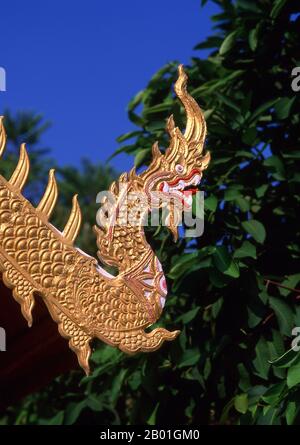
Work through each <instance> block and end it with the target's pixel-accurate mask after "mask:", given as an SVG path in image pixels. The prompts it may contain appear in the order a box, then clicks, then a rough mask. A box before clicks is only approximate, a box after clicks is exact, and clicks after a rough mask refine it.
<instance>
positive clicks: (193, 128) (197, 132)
mask: <svg viewBox="0 0 300 445" xmlns="http://www.w3.org/2000/svg"><path fill="white" fill-rule="evenodd" d="M186 84H187V75H186V73H185V71H184V69H183V65H179V67H178V79H177V81H176V83H175V93H176V95H177V97H179V99H180V100H181V102H182V104H183V106H184V108H185V111H186V115H187V122H186V129H185V133H184V137H185V139H186V140H187V142H191V141H196V142H198V143H199V148H198V153H201V152H202V150H203V143H204V140H205V136H206V123H205V118H204V115H203V113H202V111H201V109H200V107H199V106H198V104H197V102H196V101H195V99H193V98H192V96H190V95H189V93H188V92H187V89H186ZM201 145H202V146H201Z"/></svg>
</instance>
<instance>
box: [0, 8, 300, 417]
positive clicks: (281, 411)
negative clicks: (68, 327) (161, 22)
mask: <svg viewBox="0 0 300 445" xmlns="http://www.w3.org/2000/svg"><path fill="white" fill-rule="evenodd" d="M215 2H216V3H217V4H218V5H219V6H220V9H221V11H220V14H218V15H217V16H214V17H212V20H213V21H214V22H215V26H216V28H215V30H216V31H215V34H214V35H213V36H210V37H209V38H208V39H207V40H206V42H202V43H201V44H199V45H197V46H196V48H197V49H201V48H211V49H212V53H211V55H210V57H209V58H208V59H207V60H202V59H201V58H199V57H194V58H193V59H192V62H191V64H190V66H189V67H187V71H188V74H189V78H190V86H189V89H190V91H191V93H192V94H193V96H194V97H195V98H196V99H197V100H198V101H199V103H200V104H201V106H202V107H203V109H204V110H206V111H205V114H206V118H207V124H208V139H207V148H208V149H209V150H210V151H211V153H212V162H211V166H210V167H209V169H208V170H207V172H206V173H205V179H204V182H203V184H202V185H201V189H203V190H205V192H206V195H207V198H206V203H205V231H204V234H203V236H202V237H200V238H199V239H195V240H193V241H191V240H189V242H188V245H187V240H186V239H184V238H183V239H180V241H179V242H178V243H177V244H174V243H173V241H172V239H171V236H170V234H169V233H168V232H167V231H165V230H158V231H156V235H155V237H154V240H153V242H152V244H153V247H154V248H155V250H156V252H157V255H158V256H159V258H160V259H161V261H162V262H163V266H164V270H165V271H166V274H167V279H168V281H169V289H170V294H169V297H168V302H167V305H166V309H165V312H164V315H163V318H162V324H163V325H165V326H168V327H171V328H179V329H181V331H182V333H181V335H180V336H179V338H178V340H176V341H175V342H173V343H172V344H167V345H165V346H164V347H163V348H162V349H161V350H159V351H157V352H155V353H153V354H149V355H145V354H139V355H137V356H135V357H127V356H125V355H124V354H122V353H120V352H118V351H117V350H114V349H112V348H110V347H108V346H105V345H99V346H98V347H97V349H96V352H95V353H94V355H93V362H94V373H93V375H91V376H90V377H82V374H81V372H75V373H71V375H69V376H65V377H60V378H58V379H56V381H55V382H53V384H52V385H51V386H50V387H49V388H47V389H46V390H44V391H42V392H41V393H39V394H35V395H32V396H30V397H27V398H26V399H25V401H23V402H22V403H20V405H19V406H17V407H13V408H11V409H10V410H9V412H8V413H7V417H4V418H3V419H6V420H5V421H6V422H15V423H18V424H24V423H46V422H47V423H50V424H57V423H58V424H62V423H67V424H73V423H77V424H93V423H95V424H109V423H110V424H119V423H123V424H124V423H129V424H136V423H142V424H150V425H152V424H156V423H159V424H161V423H163V422H166V423H172V424H175V423H179V424H190V423H196V422H197V423H202V424H205V423H212V424H216V423H217V424H220V423H221V424H222V423H223V424H229V423H239V424H285V423H287V424H293V423H298V422H299V406H300V377H299V376H300V365H299V363H300V356H299V353H297V352H295V351H293V350H290V347H291V341H292V338H293V337H292V333H291V330H292V328H293V327H294V326H300V325H299V322H300V310H299V306H298V303H297V294H296V293H295V292H293V291H292V290H290V289H291V288H293V287H296V286H297V285H298V282H299V281H300V275H299V255H300V248H299V222H298V218H297V216H298V215H297V209H298V207H299V180H300V176H299V157H300V155H299V154H300V148H299V147H300V136H299V124H300V122H299V121H300V106H299V95H298V96H296V95H295V93H294V92H293V91H292V89H291V86H290V83H291V77H290V73H291V70H292V68H293V67H294V66H295V65H296V63H297V60H296V55H297V54H299V49H300V41H299V33H298V27H299V18H298V19H297V20H296V21H291V18H290V17H291V14H292V13H293V14H294V13H299V12H300V8H299V5H298V4H296V2H287V1H283V0H277V1H275V2H274V1H272V0H257V1H256V2H250V1H246V0H238V1H229V0H226V1H221V0H216V1H215ZM202 3H203V4H204V3H205V1H203V2H202ZM176 67H177V62H176V63H175V62H172V63H169V64H167V65H165V66H164V67H163V68H161V69H160V70H159V71H158V72H157V73H156V74H155V75H154V76H153V78H152V79H151V80H150V82H149V84H148V85H147V87H146V88H145V90H143V91H141V92H139V93H138V94H137V95H136V96H135V97H134V99H133V100H132V101H131V102H130V104H129V106H128V115H129V118H130V120H131V121H132V122H133V123H135V124H136V127H137V128H136V130H135V131H134V132H132V133H129V134H126V135H123V136H121V137H120V138H119V142H120V143H121V144H125V145H122V146H121V148H120V149H119V151H124V152H127V153H131V154H134V155H136V156H137V158H136V164H137V165H141V164H144V163H146V162H148V161H149V160H150V158H151V155H150V147H151V145H152V143H153V142H154V141H155V140H156V139H157V140H159V142H160V145H161V147H166V146H167V145H168V140H167V137H166V134H165V131H164V127H165V119H166V117H167V116H169V115H170V114H171V113H173V114H174V117H175V121H176V122H177V124H178V125H179V126H180V127H181V128H183V127H184V114H183V110H182V109H181V107H180V104H179V102H178V101H174V100H173V98H172V97H171V94H170V91H171V87H172V85H173V83H174V81H175V79H176ZM128 141H131V142H130V143H128ZM72 176H73V175H71V177H72ZM71 177H66V181H67V182H66V184H68V183H71ZM75 177H76V175H75ZM87 184H88V182H87ZM77 186H78V184H77V183H76V187H77ZM93 187H94V185H93ZM84 188H85V184H83V183H82V188H81V189H82V190H84ZM96 189H97V188H96ZM266 280H270V281H272V282H278V283H282V284H283V285H285V286H286V287H287V288H281V287H279V286H276V285H274V284H269V285H267V281H266ZM285 351H288V352H285ZM3 422H4V420H3Z"/></svg>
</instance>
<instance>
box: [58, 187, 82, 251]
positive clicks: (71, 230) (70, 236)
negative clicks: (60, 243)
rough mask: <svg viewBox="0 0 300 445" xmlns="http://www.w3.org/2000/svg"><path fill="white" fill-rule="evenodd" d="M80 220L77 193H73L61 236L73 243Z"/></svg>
mask: <svg viewBox="0 0 300 445" xmlns="http://www.w3.org/2000/svg"><path fill="white" fill-rule="evenodd" d="M81 220H82V215H81V210H80V206H79V204H78V200H77V195H75V196H74V197H73V202H72V210H71V214H70V217H69V219H68V222H67V224H66V226H65V228H64V231H63V236H64V237H65V238H66V239H67V240H68V241H69V242H70V243H73V242H74V241H75V239H76V237H77V235H78V232H79V230H80V226H81Z"/></svg>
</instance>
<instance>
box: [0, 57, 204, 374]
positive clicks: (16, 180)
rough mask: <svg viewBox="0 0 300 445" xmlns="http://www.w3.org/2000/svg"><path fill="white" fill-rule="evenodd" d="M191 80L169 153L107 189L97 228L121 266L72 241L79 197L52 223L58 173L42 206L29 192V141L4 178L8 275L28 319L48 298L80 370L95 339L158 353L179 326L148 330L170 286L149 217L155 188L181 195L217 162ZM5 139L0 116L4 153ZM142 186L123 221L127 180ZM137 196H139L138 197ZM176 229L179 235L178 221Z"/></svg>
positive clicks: (1, 224) (0, 258)
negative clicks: (105, 216)
mask: <svg viewBox="0 0 300 445" xmlns="http://www.w3.org/2000/svg"><path fill="white" fill-rule="evenodd" d="M186 82H187V76H186V74H185V72H184V70H183V67H182V66H179V77H178V80H177V82H176V84H175V92H176V95H177V96H178V97H179V99H180V100H181V102H182V104H183V106H184V108H185V111H186V115H187V123H186V129H185V133H184V134H182V133H181V131H180V130H179V129H178V128H177V127H175V125H174V121H173V118H172V117H170V118H169V119H168V122H167V131H168V132H169V134H170V146H169V148H168V149H167V150H166V152H165V154H162V153H161V152H160V150H159V149H158V145H157V144H154V146H153V160H152V162H151V164H150V165H149V167H148V168H147V169H146V170H145V171H144V172H142V173H141V174H140V175H137V174H136V173H135V170H134V169H133V170H131V171H130V173H129V174H126V173H125V174H122V175H121V176H120V178H119V180H118V181H116V182H114V183H113V184H112V185H111V187H110V192H112V193H113V195H114V197H115V198H116V201H115V212H114V217H113V218H112V219H113V222H112V219H110V220H109V221H108V223H107V224H106V226H104V227H101V228H98V227H95V233H96V236H97V245H98V249H99V252H98V255H99V258H100V259H101V261H103V262H104V263H106V264H108V265H112V266H115V267H116V268H117V269H118V275H116V276H113V275H111V274H109V273H108V272H106V271H105V270H104V269H103V268H102V267H100V265H99V264H98V262H97V260H96V259H94V258H92V257H90V256H89V255H87V254H85V253H84V252H82V251H81V250H80V249H78V248H76V247H75V246H74V241H75V239H76V236H77V234H78V232H79V229H80V225H81V211H80V207H79V205H78V202H77V196H74V198H73V207H72V211H71V214H70V217H69V220H68V222H67V224H66V226H65V228H64V230H63V232H60V231H59V230H57V229H56V228H55V227H54V226H53V225H51V223H50V222H49V218H50V216H51V213H52V211H53V209H54V206H55V203H56V199H57V194H58V191H57V185H56V181H55V176H54V171H53V170H50V172H49V182H48V186H47V188H46V191H45V194H44V196H43V197H42V199H41V201H40V203H39V205H38V206H37V208H34V207H33V206H32V205H31V204H30V203H29V202H28V201H27V200H26V199H25V198H24V197H23V195H22V188H23V186H24V185H25V182H26V179H27V175H28V172H29V159H28V155H27V152H26V148H25V145H24V144H23V145H21V149H20V158H19V162H18V164H17V167H16V169H15V171H14V173H13V174H12V176H11V178H10V180H9V181H7V180H5V179H4V178H3V177H2V176H0V269H1V271H2V273H3V281H4V283H5V285H6V286H8V287H9V288H11V289H12V290H13V296H14V298H15V300H16V301H17V302H18V303H19V304H20V306H21V311H22V314H23V316H24V317H25V319H26V320H27V322H28V325H29V326H31V324H32V309H33V307H34V303H35V300H34V298H35V294H37V295H40V296H41V297H42V299H43V301H44V302H45V304H46V306H47V308H48V310H49V313H50V314H51V317H52V318H53V320H54V321H55V322H56V323H57V324H58V329H59V333H60V334H61V335H62V336H63V337H65V338H66V339H68V340H69V346H70V348H71V349H72V350H73V351H74V352H75V353H76V354H77V357H78V360H79V363H80V365H81V366H82V368H83V369H84V370H85V371H86V373H89V363H88V361H89V357H90V353H91V349H90V341H91V340H92V339H93V338H95V337H97V338H99V339H101V340H102V341H104V342H105V343H108V344H109V345H112V346H116V347H118V348H119V349H121V350H122V351H124V352H126V353H136V352H138V351H143V352H148V351H154V350H156V349H157V348H159V347H160V346H161V344H162V343H163V342H164V341H165V340H173V339H174V338H175V337H176V336H177V335H178V333H179V331H174V332H170V331H168V330H166V329H164V328H160V327H159V328H156V329H154V330H152V331H151V332H145V329H146V328H148V327H149V326H151V325H152V324H153V323H154V322H156V321H157V319H158V318H159V316H160V315H161V312H162V309H163V306H164V303H165V299H166V295H167V290H166V285H165V277H164V274H163V271H162V266H161V264H160V262H159V261H158V259H157V257H156V256H155V254H154V252H153V251H152V249H151V247H150V246H149V244H148V243H147V241H146V238H145V234H144V228H143V220H144V218H145V215H146V214H148V212H149V211H150V210H151V208H150V197H151V193H153V192H155V191H161V192H162V193H165V194H171V195H172V194H173V195H176V196H177V197H178V195H180V194H182V199H183V198H184V189H185V187H186V186H188V185H191V184H192V185H197V184H198V183H199V182H200V179H201V175H202V170H204V169H205V168H206V167H207V165H208V163H209V160H210V156H209V153H206V154H205V155H203V146H204V141H205V136H206V124H205V120H204V117H203V114H202V112H201V110H200V108H199V106H198V105H197V103H196V101H195V100H194V99H193V98H192V97H191V96H190V95H189V94H188V93H187V90H186ZM5 143H6V135H5V130H4V126H3V122H2V118H1V119H0V155H1V154H2V153H3V151H4V148H5ZM124 185H126V188H127V191H129V192H144V193H145V194H146V195H147V196H148V197H149V203H148V204H147V205H146V206H144V207H142V208H141V212H140V215H139V219H138V224H136V223H135V224H130V223H127V224H126V225H124V224H118V218H119V213H118V209H119V208H120V204H121V202H122V199H123V197H122V193H121V192H120V190H121V188H122V186H124ZM137 199H138V198H137ZM169 228H170V229H171V230H172V232H173V233H174V234H175V232H176V230H177V228H176V227H175V224H174V222H172V218H171V219H170V221H169Z"/></svg>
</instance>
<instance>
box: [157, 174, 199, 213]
mask: <svg viewBox="0 0 300 445" xmlns="http://www.w3.org/2000/svg"><path fill="white" fill-rule="evenodd" d="M201 177H202V173H201V172H199V170H198V169H193V170H192V171H191V173H190V174H189V175H188V176H186V177H184V178H176V179H175V180H174V181H170V182H167V181H164V182H162V183H161V184H160V187H159V189H160V191H161V192H163V193H166V194H169V195H171V196H174V197H175V198H178V199H179V200H181V201H182V203H183V204H184V206H185V207H187V208H190V207H191V206H192V202H193V194H195V193H196V192H197V191H198V188H197V186H198V185H199V183H200V181H201Z"/></svg>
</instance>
